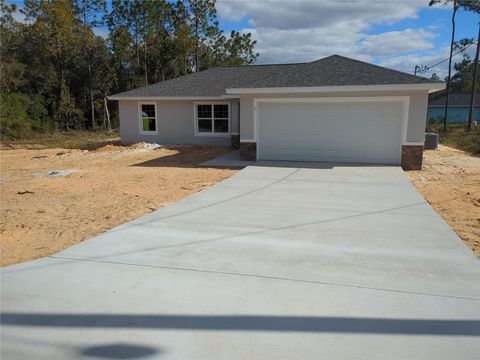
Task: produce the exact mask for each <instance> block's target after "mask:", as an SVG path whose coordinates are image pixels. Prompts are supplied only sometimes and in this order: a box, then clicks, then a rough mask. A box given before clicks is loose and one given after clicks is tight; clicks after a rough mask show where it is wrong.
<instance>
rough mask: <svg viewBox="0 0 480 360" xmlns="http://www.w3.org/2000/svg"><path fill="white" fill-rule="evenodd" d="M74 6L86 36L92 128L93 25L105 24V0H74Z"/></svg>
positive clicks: (93, 121)
mask: <svg viewBox="0 0 480 360" xmlns="http://www.w3.org/2000/svg"><path fill="white" fill-rule="evenodd" d="M73 6H74V9H75V13H76V15H77V18H78V19H79V21H80V22H81V23H82V27H83V36H84V49H85V56H86V62H87V67H88V92H89V97H90V121H91V126H92V129H95V106H94V97H93V88H92V59H91V57H92V53H91V49H92V43H93V41H94V38H95V36H94V35H93V31H92V27H95V26H100V25H103V22H104V19H103V16H102V15H100V18H99V16H98V15H99V14H103V13H104V12H105V11H106V2H105V0H73Z"/></svg>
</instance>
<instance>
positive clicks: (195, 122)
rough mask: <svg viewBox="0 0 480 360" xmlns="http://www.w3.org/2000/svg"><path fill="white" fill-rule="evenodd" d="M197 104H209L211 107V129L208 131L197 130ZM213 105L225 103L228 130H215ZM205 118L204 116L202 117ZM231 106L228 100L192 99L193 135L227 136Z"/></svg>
mask: <svg viewBox="0 0 480 360" xmlns="http://www.w3.org/2000/svg"><path fill="white" fill-rule="evenodd" d="M198 105H210V106H211V107H212V109H211V110H212V117H211V121H212V131H210V132H199V131H198V110H197V109H198ZM214 105H227V107H228V119H227V120H228V131H227V132H215V111H214ZM202 119H206V118H202ZM231 119H232V114H231V106H230V101H194V102H193V126H194V135H195V136H217V137H229V136H230V134H231V128H232V127H231Z"/></svg>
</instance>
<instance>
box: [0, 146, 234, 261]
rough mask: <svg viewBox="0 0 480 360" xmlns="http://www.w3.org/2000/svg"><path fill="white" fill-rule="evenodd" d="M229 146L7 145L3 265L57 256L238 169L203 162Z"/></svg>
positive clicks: (0, 213)
mask: <svg viewBox="0 0 480 360" xmlns="http://www.w3.org/2000/svg"><path fill="white" fill-rule="evenodd" d="M94 148H95V147H94ZM228 151H231V150H230V149H229V148H228V147H215V146H183V147H170V148H163V149H157V150H153V149H151V147H149V146H146V145H145V144H143V145H142V144H139V145H134V146H120V145H113V144H109V145H102V146H101V147H99V148H97V149H94V150H90V151H88V150H81V149H67V148H56V149H32V147H31V146H30V147H29V149H26V148H12V147H11V146H8V147H2V149H1V150H0V157H1V166H0V169H1V173H0V184H1V208H0V217H1V224H0V236H1V241H0V251H1V253H0V255H1V256H0V259H1V260H0V264H1V265H2V266H4V265H10V264H15V263H19V262H23V261H27V260H32V259H36V258H40V257H44V256H48V255H51V254H53V253H56V252H58V251H61V250H63V249H65V248H67V247H69V246H72V245H74V244H76V243H79V242H81V241H83V240H85V239H88V238H90V237H92V236H94V235H96V234H99V233H102V232H104V231H106V230H108V229H111V228H113V227H116V226H118V225H120V224H123V223H125V222H127V221H130V220H133V219H135V218H137V217H139V216H141V215H143V214H145V213H148V212H152V211H154V210H157V209H159V208H161V207H164V206H166V205H167V204H169V203H172V202H175V201H178V200H180V199H182V198H184V197H186V196H188V195H190V194H193V193H195V192H197V191H200V190H202V189H204V188H205V187H208V186H211V185H213V184H215V183H217V182H219V181H221V180H223V179H225V178H227V177H229V176H231V175H232V174H234V173H235V172H236V170H232V169H215V168H207V167H200V166H198V164H199V163H201V162H203V161H206V160H208V159H212V158H214V157H217V156H220V155H222V154H224V153H226V152H228Z"/></svg>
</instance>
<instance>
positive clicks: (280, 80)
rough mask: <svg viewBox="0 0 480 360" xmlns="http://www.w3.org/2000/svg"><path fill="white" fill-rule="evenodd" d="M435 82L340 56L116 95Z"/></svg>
mask: <svg viewBox="0 0 480 360" xmlns="http://www.w3.org/2000/svg"><path fill="white" fill-rule="evenodd" d="M434 82H438V83H441V81H435V80H430V79H426V78H423V77H420V76H415V75H411V74H407V73H403V72H400V71H397V70H392V69H387V68H384V67H381V66H377V65H373V64H369V63H366V62H363V61H359V60H354V59H350V58H347V57H344V56H340V55H332V56H328V57H325V58H323V59H320V60H316V61H313V62H310V63H297V64H276V65H245V66H220V67H216V68H213V69H209V70H205V71H200V72H198V73H193V74H189V75H185V76H180V77H178V78H175V79H172V80H167V81H162V82H159V83H156V84H153V85H149V86H145V87H142V88H138V89H133V90H129V91H125V92H122V93H119V94H116V95H114V96H116V97H126V98H128V97H144V96H159V97H163V96H168V97H170V96H171V97H175V96H188V97H195V96H221V95H225V89H229V88H269V87H307V86H343V85H345V86H346V85H393V84H423V83H434Z"/></svg>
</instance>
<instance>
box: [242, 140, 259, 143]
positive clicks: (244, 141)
mask: <svg viewBox="0 0 480 360" xmlns="http://www.w3.org/2000/svg"><path fill="white" fill-rule="evenodd" d="M240 142H241V143H254V142H257V141H256V140H255V139H240Z"/></svg>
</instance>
